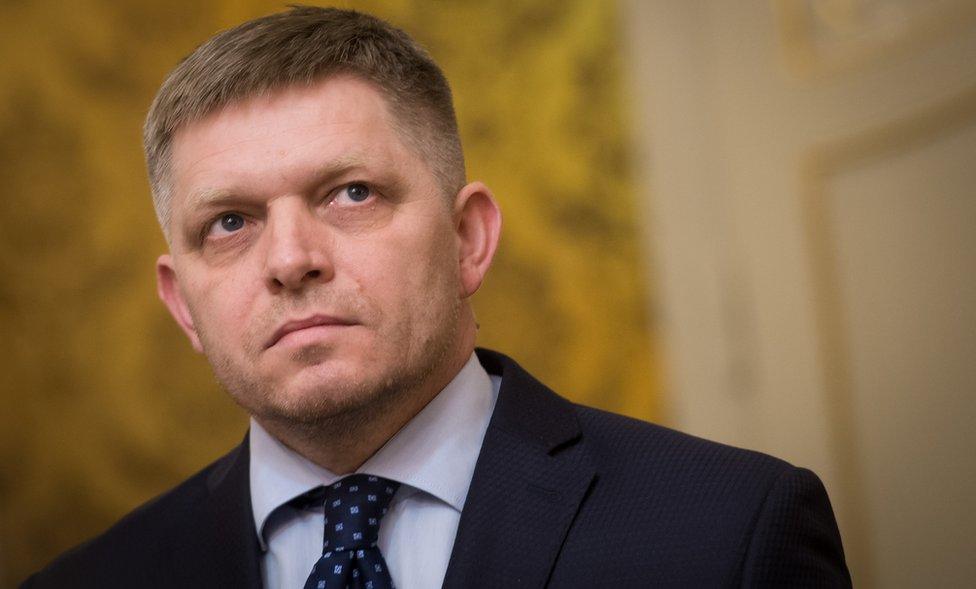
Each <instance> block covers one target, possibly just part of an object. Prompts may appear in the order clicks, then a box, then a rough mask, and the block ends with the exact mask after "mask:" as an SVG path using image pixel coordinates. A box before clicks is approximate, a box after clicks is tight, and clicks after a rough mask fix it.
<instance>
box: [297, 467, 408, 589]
mask: <svg viewBox="0 0 976 589" xmlns="http://www.w3.org/2000/svg"><path fill="white" fill-rule="evenodd" d="M399 486H400V483H395V482H393V481H389V480H387V479H384V478H380V477H375V476H372V475H365V474H354V475H352V476H349V477H346V478H344V479H342V480H341V481H339V482H337V483H334V484H332V485H330V486H328V487H319V488H318V489H316V490H314V491H312V492H311V497H310V499H313V500H315V501H316V502H320V504H322V505H324V506H325V536H324V538H323V541H322V556H321V557H320V558H319V560H318V561H317V562H316V563H315V566H314V567H312V572H311V574H310V575H309V576H308V580H307V581H305V589H346V588H349V589H392V588H393V579H391V578H390V572H389V571H388V570H387V568H386V561H385V560H383V555H382V554H380V549H379V547H377V545H376V540H377V538H378V537H379V531H380V520H381V519H382V518H383V516H384V515H385V514H386V509H387V506H389V504H390V500H391V499H393V494H394V493H395V492H396V490H397V487H399Z"/></svg>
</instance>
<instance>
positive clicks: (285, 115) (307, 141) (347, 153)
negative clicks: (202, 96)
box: [171, 76, 422, 204]
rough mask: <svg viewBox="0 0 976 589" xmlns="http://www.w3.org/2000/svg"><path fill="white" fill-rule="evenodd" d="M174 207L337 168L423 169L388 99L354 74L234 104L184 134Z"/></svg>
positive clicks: (176, 147) (177, 140)
mask: <svg viewBox="0 0 976 589" xmlns="http://www.w3.org/2000/svg"><path fill="white" fill-rule="evenodd" d="M171 161H172V167H171V172H172V180H173V188H174V201H176V202H174V204H179V201H183V200H184V197H185V196H186V195H187V194H191V193H195V192H199V191H201V190H226V189H235V188H237V186H228V185H227V184H228V183H230V184H234V185H246V186H248V187H249V190H248V191H249V192H251V191H253V190H259V191H260V190H265V189H268V188H272V187H277V188H275V189H286V188H288V186H289V183H291V182H295V181H299V180H300V179H301V178H302V177H304V176H307V174H308V173H310V172H312V171H314V170H315V169H316V168H320V167H323V166H329V165H332V164H335V163H336V162H346V163H352V162H360V163H363V164H367V163H372V164H374V165H382V166H384V167H387V168H389V167H391V166H392V167H398V166H401V167H402V166H417V165H422V161H421V160H420V159H419V158H418V157H416V156H415V155H414V154H413V153H412V152H410V150H408V149H407V147H406V145H405V143H404V142H403V141H401V138H400V136H399V133H397V131H396V130H395V128H394V125H393V117H392V115H391V114H390V111H389V108H388V104H387V101H386V100H385V98H384V97H383V95H382V94H381V93H380V92H379V91H378V90H377V89H376V88H375V87H374V86H373V85H372V84H370V83H369V82H366V81H363V80H361V79H359V78H356V77H352V76H340V77H334V78H329V79H326V80H325V81H322V82H319V83H316V84H314V85H311V86H308V87H290V88H286V89H283V90H280V91H277V92H273V93H271V94H268V95H261V96H257V97H253V98H249V99H246V100H243V101H239V102H235V103H231V104H229V105H227V106H226V107H224V108H222V109H220V110H218V111H216V112H214V113H212V114H210V115H208V116H207V117H204V118H203V119H201V120H199V121H195V122H193V123H190V124H188V125H186V126H185V127H183V128H181V129H179V130H178V131H177V132H176V134H175V135H174V137H173V143H172V160H171Z"/></svg>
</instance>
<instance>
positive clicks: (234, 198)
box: [159, 76, 493, 422]
mask: <svg viewBox="0 0 976 589" xmlns="http://www.w3.org/2000/svg"><path fill="white" fill-rule="evenodd" d="M171 170H172V174H171V181H172V190H173V201H172V216H171V219H172V225H171V227H170V234H171V255H170V256H163V257H162V258H160V262H159V277H160V292H161V294H162V295H163V298H164V299H166V301H167V303H168V304H169V306H170V309H171V311H173V313H174V315H176V317H177V320H178V321H179V322H180V323H181V325H183V327H184V329H185V330H186V331H187V333H188V334H189V336H190V339H191V341H192V342H193V344H194V346H195V347H196V348H197V349H198V350H201V351H203V352H204V353H205V354H206V355H207V357H208V358H209V360H210V362H211V364H212V365H213V367H214V371H215V373H216V375H217V377H218V379H219V380H220V381H221V382H222V383H223V385H224V386H225V387H226V388H227V389H228V391H229V392H230V393H231V394H232V395H233V396H234V397H235V399H236V400H237V401H238V402H239V403H240V404H241V405H242V406H244V407H245V409H247V410H248V411H249V412H250V413H252V414H253V415H256V416H258V417H259V418H260V417H267V418H276V419H286V420H290V421H296V420H297V421H299V422H301V421H314V420H318V419H321V418H323V417H329V416H331V415H334V414H338V413H341V412H342V411H346V410H349V409H355V408H360V407H363V406H367V405H369V404H370V403H372V402H375V401H376V400H377V399H379V398H382V397H383V396H384V395H385V396H387V397H388V396H390V395H392V394H395V392H396V391H401V390H404V389H409V388H411V387H413V388H416V387H418V386H423V383H424V381H425V379H427V378H428V377H429V375H430V373H431V370H432V369H433V368H434V367H435V366H437V365H438V363H439V362H441V361H442V359H443V358H445V356H446V355H449V354H456V350H455V348H456V347H457V330H458V317H459V309H460V306H461V301H462V298H463V297H465V296H466V295H467V294H470V293H469V292H466V291H465V289H464V288H463V287H462V285H461V282H462V281H460V280H459V265H458V259H459V240H458V231H457V219H456V218H455V217H454V215H452V204H453V203H452V201H451V200H450V199H448V198H447V197H446V196H445V195H444V194H443V192H442V189H441V187H440V186H439V185H438V183H437V180H436V178H435V176H434V175H433V173H432V172H431V170H430V169H429V168H428V166H427V165H426V164H425V163H424V161H422V159H421V158H420V157H419V156H418V155H417V154H416V153H415V152H414V151H413V150H411V149H410V148H408V147H407V146H406V145H405V144H404V141H403V140H402V138H401V137H400V136H399V134H398V132H397V131H396V130H395V129H394V128H393V126H392V124H391V115H390V114H389V112H388V108H387V106H386V103H385V101H384V99H383V98H382V97H381V95H380V94H379V93H378V92H377V91H376V90H375V89H374V88H373V87H372V86H371V85H369V84H368V83H366V82H363V81H361V80H359V79H357V78H353V77H347V76H343V77H337V78H331V79H328V80H326V81H324V82H322V83H319V84H317V85H314V86H311V87H309V88H290V89H286V90H283V91H280V92H277V93H275V94H273V95H271V96H270V97H258V98H254V99H250V100H246V101H243V102H240V103H235V104H231V105H230V106H228V107H226V108H224V109H223V110H220V111H218V112H217V113H215V114H213V115H211V116H209V117H207V118H205V119H203V120H201V121H199V122H196V123H193V124H190V125H188V126H187V127H185V128H183V129H181V130H180V131H179V132H178V133H177V134H176V136H175V138H174V142H173V151H172V167H171ZM492 206H493V205H492ZM460 249H463V246H462V247H461V248H460Z"/></svg>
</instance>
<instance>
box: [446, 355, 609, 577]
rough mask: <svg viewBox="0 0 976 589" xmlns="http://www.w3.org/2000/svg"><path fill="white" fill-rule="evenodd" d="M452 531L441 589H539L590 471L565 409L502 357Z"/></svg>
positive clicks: (492, 364)
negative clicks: (486, 588) (497, 386)
mask: <svg viewBox="0 0 976 589" xmlns="http://www.w3.org/2000/svg"><path fill="white" fill-rule="evenodd" d="M478 359H479V360H480V361H481V363H482V365H483V366H484V367H485V369H486V370H487V371H488V372H490V373H494V374H500V375H501V377H502V384H501V390H500V391H499V394H498V401H497V404H496V406H495V412H494V414H493V415H492V419H491V422H490V424H489V426H488V431H487V432H486V434H485V440H484V443H483V445H482V449H481V454H480V455H479V457H478V463H477V466H476V467H475V472H474V477H473V478H472V481H471V488H470V491H469V492H468V497H467V500H466V502H465V507H464V511H463V512H462V513H461V521H460V523H459V525H458V532H457V537H456V538H455V542H454V550H453V552H452V554H451V561H450V565H449V566H448V569H447V575H446V576H445V580H444V586H445V587H466V586H475V585H477V586H482V585H492V586H494V585H498V586H508V585H515V584H518V585H521V586H530V587H537V586H543V585H545V583H546V581H547V580H548V578H549V575H550V573H551V571H552V566H553V564H554V563H555V560H556V557H557V556H558V554H559V551H560V549H561V547H562V544H563V541H564V539H565V537H566V534H567V533H568V531H569V528H570V525H571V524H572V522H573V519H574V518H575V516H576V513H577V512H578V510H579V506H580V503H581V502H582V501H583V498H584V496H585V494H586V491H587V489H589V487H590V485H591V484H592V482H593V479H594V477H595V475H596V471H595V469H594V468H593V466H592V464H591V462H590V459H589V456H588V455H587V453H586V452H585V450H584V447H583V446H582V445H581V444H580V443H579V442H580V441H581V437H582V435H581V431H580V426H579V422H578V420H577V418H576V412H575V410H574V408H573V405H572V404H571V403H570V402H569V401H567V400H565V399H563V398H561V397H559V396H558V395H556V394H555V393H554V392H552V391H551V390H549V389H548V388H547V387H546V386H545V385H543V384H542V383H540V382H539V381H537V380H536V379H534V378H533V377H532V376H531V375H529V374H528V373H527V372H525V371H524V370H523V369H522V368H521V367H520V366H519V365H518V364H516V363H515V362H514V361H513V360H511V359H510V358H508V357H506V356H504V355H502V354H498V353H495V352H490V351H488V350H480V349H479V350H478Z"/></svg>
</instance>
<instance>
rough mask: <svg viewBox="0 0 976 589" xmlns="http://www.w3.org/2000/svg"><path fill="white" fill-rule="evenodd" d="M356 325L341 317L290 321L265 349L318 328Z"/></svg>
mask: <svg viewBox="0 0 976 589" xmlns="http://www.w3.org/2000/svg"><path fill="white" fill-rule="evenodd" d="M355 324H356V323H355V322H353V321H350V320H348V319H344V318H341V317H333V316H331V315H312V316H311V317H306V318H304V319H297V320H294V321H288V322H286V323H284V324H282V325H281V327H279V328H278V329H277V330H275V332H274V335H272V336H271V338H270V339H269V340H268V341H267V343H266V344H265V346H264V349H268V348H271V347H273V346H274V345H276V344H278V343H279V342H280V341H281V340H283V339H285V338H287V337H288V336H290V335H291V334H294V333H298V332H303V331H306V330H314V329H316V328H341V327H349V326H352V325H355Z"/></svg>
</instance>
